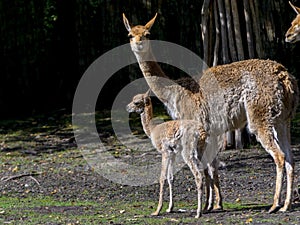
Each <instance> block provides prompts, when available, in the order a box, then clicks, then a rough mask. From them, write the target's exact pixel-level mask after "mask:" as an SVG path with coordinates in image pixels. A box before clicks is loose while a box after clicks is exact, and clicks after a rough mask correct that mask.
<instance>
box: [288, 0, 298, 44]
mask: <svg viewBox="0 0 300 225" xmlns="http://www.w3.org/2000/svg"><path fill="white" fill-rule="evenodd" d="M289 3H290V5H291V7H292V8H293V9H294V11H295V12H296V13H297V16H296V18H295V19H294V20H293V21H292V25H291V27H290V28H289V29H288V31H287V32H286V34H285V41H286V42H291V43H295V42H297V41H299V40H300V8H298V7H296V6H294V5H293V4H292V3H291V2H289Z"/></svg>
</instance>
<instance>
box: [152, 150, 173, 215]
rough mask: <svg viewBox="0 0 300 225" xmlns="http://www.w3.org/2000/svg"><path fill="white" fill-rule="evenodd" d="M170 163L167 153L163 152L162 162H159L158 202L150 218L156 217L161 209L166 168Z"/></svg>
mask: <svg viewBox="0 0 300 225" xmlns="http://www.w3.org/2000/svg"><path fill="white" fill-rule="evenodd" d="M169 163H170V158H169V153H168V152H163V153H162V160H161V174H160V180H159V183H160V188H159V200H158V205H157V209H156V211H155V212H153V213H152V214H151V215H152V216H157V215H158V214H159V212H160V210H161V208H162V205H163V193H164V183H165V179H166V175H167V173H168V166H169Z"/></svg>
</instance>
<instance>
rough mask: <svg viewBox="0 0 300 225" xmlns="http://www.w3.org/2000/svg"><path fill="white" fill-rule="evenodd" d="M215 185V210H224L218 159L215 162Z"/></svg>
mask: <svg viewBox="0 0 300 225" xmlns="http://www.w3.org/2000/svg"><path fill="white" fill-rule="evenodd" d="M212 164H213V168H214V170H213V183H214V190H215V194H216V204H215V206H214V209H218V210H221V209H223V202H222V200H223V199H222V194H221V187H220V181H219V160H218V159H217V158H216V159H215V160H214V161H213V163H212Z"/></svg>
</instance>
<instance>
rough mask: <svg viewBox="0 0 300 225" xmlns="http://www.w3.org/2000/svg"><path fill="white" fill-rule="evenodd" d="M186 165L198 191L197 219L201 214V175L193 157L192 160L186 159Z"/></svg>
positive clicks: (197, 162) (196, 160) (197, 161)
mask: <svg viewBox="0 0 300 225" xmlns="http://www.w3.org/2000/svg"><path fill="white" fill-rule="evenodd" d="M186 160H187V161H186V163H187V165H188V166H189V168H190V169H191V171H192V173H193V175H194V177H195V182H196V186H197V191H198V195H197V199H198V206H197V213H196V216H195V218H199V217H200V216H201V214H202V212H201V205H202V200H201V197H202V174H201V170H200V167H199V163H200V162H199V160H198V159H197V158H195V157H192V158H188V159H186Z"/></svg>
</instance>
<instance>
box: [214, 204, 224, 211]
mask: <svg viewBox="0 0 300 225" xmlns="http://www.w3.org/2000/svg"><path fill="white" fill-rule="evenodd" d="M213 210H216V211H223V206H219V205H218V206H217V205H216V206H215V207H214V208H213Z"/></svg>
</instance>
